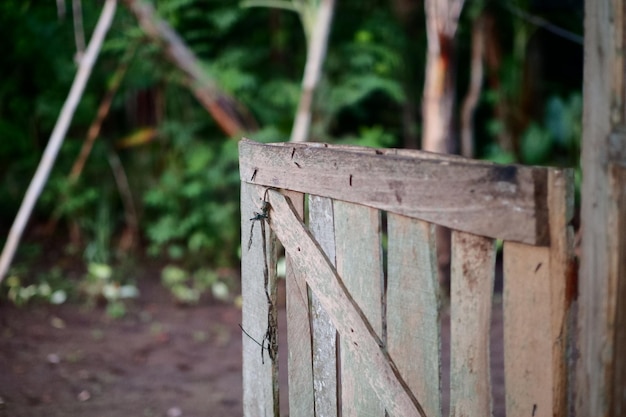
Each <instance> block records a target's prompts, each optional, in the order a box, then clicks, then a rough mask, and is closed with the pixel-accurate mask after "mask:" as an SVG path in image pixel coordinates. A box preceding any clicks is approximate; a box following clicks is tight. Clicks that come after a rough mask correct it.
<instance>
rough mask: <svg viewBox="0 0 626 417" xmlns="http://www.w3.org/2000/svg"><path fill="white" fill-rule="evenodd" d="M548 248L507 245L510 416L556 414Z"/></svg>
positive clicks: (506, 363)
mask: <svg viewBox="0 0 626 417" xmlns="http://www.w3.org/2000/svg"><path fill="white" fill-rule="evenodd" d="M550 269H551V268H550V249H549V248H542V247H536V246H529V245H525V244H522V243H515V242H505V244H504V294H503V310H504V311H503V313H504V366H505V374H504V375H505V385H506V391H507V393H506V415H507V417H522V416H532V415H535V416H552V415H553V414H552V412H553V409H554V401H555V398H554V393H553V382H554V373H553V356H552V355H553V351H552V347H553V337H552V314H551V313H552V312H551V290H550V287H551V282H550V281H551V279H552V277H550Z"/></svg>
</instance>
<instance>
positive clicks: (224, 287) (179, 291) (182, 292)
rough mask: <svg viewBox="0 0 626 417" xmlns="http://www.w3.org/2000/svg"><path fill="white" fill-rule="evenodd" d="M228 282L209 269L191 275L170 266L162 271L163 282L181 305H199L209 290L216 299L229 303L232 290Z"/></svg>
mask: <svg viewBox="0 0 626 417" xmlns="http://www.w3.org/2000/svg"><path fill="white" fill-rule="evenodd" d="M226 281H227V280H226V279H224V278H223V277H220V276H219V275H218V274H217V273H216V272H215V271H213V270H211V269H208V268H199V269H198V270H196V271H195V272H194V273H190V272H188V271H187V270H185V269H182V268H180V267H178V266H175V265H168V266H166V267H165V268H163V270H162V271H161V282H162V283H163V285H164V286H165V287H166V288H168V289H169V290H170V292H171V293H172V296H173V297H174V299H175V300H176V302H178V303H180V304H197V303H198V301H199V300H200V297H201V295H202V294H203V293H205V292H206V291H208V290H210V291H211V294H212V295H213V297H214V298H215V299H217V300H221V301H227V300H228V299H229V298H230V289H229V286H228V284H227V282H226Z"/></svg>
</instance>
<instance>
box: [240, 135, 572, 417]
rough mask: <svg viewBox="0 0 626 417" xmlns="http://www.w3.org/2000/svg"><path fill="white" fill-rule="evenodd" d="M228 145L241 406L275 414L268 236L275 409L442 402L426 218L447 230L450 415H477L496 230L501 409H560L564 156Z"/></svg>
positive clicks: (324, 410)
mask: <svg viewBox="0 0 626 417" xmlns="http://www.w3.org/2000/svg"><path fill="white" fill-rule="evenodd" d="M239 151H240V175H241V213H242V214H241V218H242V223H241V226H242V295H243V319H242V328H243V330H244V332H245V334H244V336H243V386H244V415H245V416H247V417H260V416H278V415H279V411H278V395H279V392H278V378H277V375H278V372H277V371H278V369H277V368H278V361H277V352H278V350H277V349H278V342H279V338H278V334H277V312H276V258H277V254H278V250H279V246H280V245H279V244H278V241H280V243H281V244H282V246H284V248H285V252H286V262H287V272H286V289H287V335H286V339H287V341H288V375H289V377H288V379H289V415H290V416H292V417H300V416H317V417H321V416H344V417H345V416H359V417H360V416H378V417H383V416H385V412H387V413H388V415H390V416H395V417H401V416H422V417H423V416H428V417H431V416H441V414H442V412H441V409H442V394H441V361H442V355H441V328H440V314H441V300H440V296H439V283H438V279H437V265H436V261H435V259H436V258H435V244H434V243H435V242H434V233H433V227H434V226H433V225H435V224H437V225H443V226H446V227H449V228H451V229H452V230H453V231H452V271H451V276H452V278H451V280H452V282H451V296H450V320H451V342H450V356H451V360H450V415H452V416H469V417H482V416H490V415H491V414H492V410H491V408H492V405H491V403H492V402H491V381H490V372H489V327H490V315H491V305H492V294H493V282H494V271H495V267H494V265H495V259H496V242H497V240H498V239H500V240H503V241H504V243H503V256H504V267H503V268H504V293H503V300H502V305H503V311H504V313H503V314H504V352H505V353H504V355H505V386H506V413H507V414H506V415H507V416H508V417H515V416H527V417H533V416H553V415H554V416H564V415H566V412H567V407H568V406H567V403H568V395H567V392H568V388H567V382H568V366H567V346H568V340H569V335H568V326H567V322H568V310H569V305H570V303H571V300H572V297H573V295H572V293H573V292H572V287H573V285H575V283H573V282H570V281H572V278H571V277H573V276H574V273H575V270H574V269H573V265H572V260H573V256H572V231H571V228H570V226H569V221H570V219H571V218H572V211H573V208H572V178H571V172H570V171H568V170H559V169H552V168H540V167H528V166H517V165H507V166H502V165H496V164H492V163H488V162H482V161H475V160H468V159H464V158H461V157H455V156H444V155H434V154H429V153H424V152H419V151H409V150H396V149H380V150H377V149H370V148H360V147H351V146H336V145H326V144H313V143H310V144H294V143H276V144H259V143H255V142H252V141H249V140H242V141H241V143H240V146H239ZM305 214H306V216H305ZM280 337H281V338H280V340H281V341H283V342H284V337H285V335H280Z"/></svg>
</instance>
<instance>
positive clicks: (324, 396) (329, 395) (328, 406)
mask: <svg viewBox="0 0 626 417" xmlns="http://www.w3.org/2000/svg"><path fill="white" fill-rule="evenodd" d="M334 219H335V215H334V212H333V201H332V200H331V199H330V198H324V197H318V196H314V195H310V196H309V227H310V229H311V233H312V235H313V236H314V237H315V238H316V240H317V242H318V243H319V245H320V249H321V250H323V251H324V254H325V255H326V257H327V258H328V259H330V260H331V261H330V262H331V263H332V265H334V264H335V220H334ZM281 242H282V240H281ZM283 245H284V246H285V248H286V249H287V248H289V247H288V246H287V245H286V244H285V242H283ZM290 253H291V255H292V264H293V265H297V267H296V268H298V269H299V270H301V271H302V273H303V274H305V276H306V277H307V280H308V276H309V274H310V273H311V272H310V271H309V270H307V269H302V267H301V265H300V263H299V262H298V259H297V258H296V257H297V256H298V255H300V254H299V253H295V252H294V250H293V246H292V247H291V250H290ZM311 327H312V332H313V387H314V394H315V414H316V417H327V416H328V417H335V416H337V415H338V410H339V408H338V407H339V405H338V403H337V401H338V394H337V389H338V384H337V331H336V330H335V326H333V323H332V321H331V318H330V317H329V315H328V313H327V312H326V310H325V309H324V307H323V305H322V303H321V302H320V301H319V300H318V298H317V296H316V295H315V294H312V295H311Z"/></svg>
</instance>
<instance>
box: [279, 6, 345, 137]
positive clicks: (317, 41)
mask: <svg viewBox="0 0 626 417" xmlns="http://www.w3.org/2000/svg"><path fill="white" fill-rule="evenodd" d="M334 9H335V0H322V1H321V2H320V4H319V6H318V8H317V14H316V16H315V25H314V26H313V28H312V31H311V35H310V37H307V39H308V50H307V57H306V64H305V67H304V77H303V79H302V92H301V93H300V103H299V104H298V110H297V112H296V117H295V120H294V123H293V129H292V130H291V139H290V141H291V142H306V141H307V140H308V139H309V133H310V130H311V119H312V114H313V100H314V98H315V90H316V88H317V85H318V83H319V80H320V77H321V73H322V65H323V64H324V58H325V57H326V47H327V45H328V35H329V33H330V26H331V22H332V20H333V12H334ZM303 19H304V16H303ZM303 23H304V21H303Z"/></svg>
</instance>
